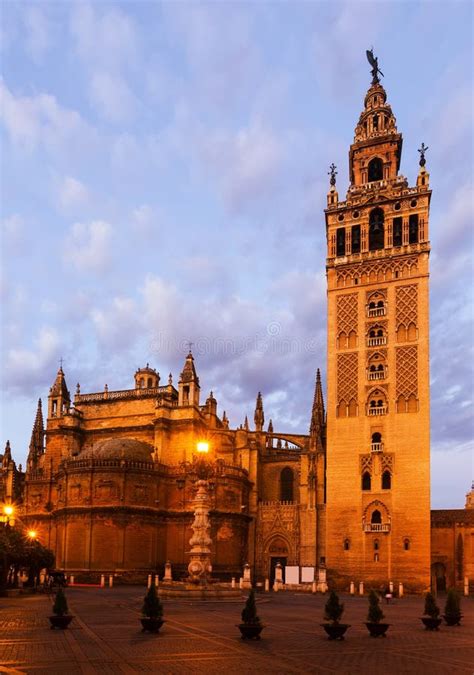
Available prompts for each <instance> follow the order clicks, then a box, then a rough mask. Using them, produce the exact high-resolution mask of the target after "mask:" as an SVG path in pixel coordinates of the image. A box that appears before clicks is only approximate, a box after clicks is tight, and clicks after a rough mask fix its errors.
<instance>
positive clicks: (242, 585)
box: [239, 577, 244, 588]
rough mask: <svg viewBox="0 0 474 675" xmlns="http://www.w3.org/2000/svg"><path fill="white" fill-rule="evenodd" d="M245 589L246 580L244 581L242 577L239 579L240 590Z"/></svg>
mask: <svg viewBox="0 0 474 675" xmlns="http://www.w3.org/2000/svg"><path fill="white" fill-rule="evenodd" d="M243 587H244V580H243V579H242V577H240V579H239V588H243Z"/></svg>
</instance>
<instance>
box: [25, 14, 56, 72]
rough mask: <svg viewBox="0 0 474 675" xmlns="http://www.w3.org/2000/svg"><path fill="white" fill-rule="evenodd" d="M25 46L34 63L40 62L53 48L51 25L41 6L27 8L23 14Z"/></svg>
mask: <svg viewBox="0 0 474 675" xmlns="http://www.w3.org/2000/svg"><path fill="white" fill-rule="evenodd" d="M22 19H23V23H24V27H25V30H26V35H25V36H24V39H25V46H26V49H27V51H28V52H29V54H30V55H31V57H32V58H33V60H34V61H36V62H40V61H41V60H42V57H43V55H44V54H45V52H46V51H47V50H48V49H49V48H50V46H51V25H50V22H49V20H48V18H47V16H46V15H45V13H44V11H42V9H40V7H39V6H37V5H35V6H29V7H28V6H27V7H26V8H25V9H24V12H23V16H22Z"/></svg>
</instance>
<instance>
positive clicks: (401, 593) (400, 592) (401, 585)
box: [398, 581, 403, 598]
mask: <svg viewBox="0 0 474 675" xmlns="http://www.w3.org/2000/svg"><path fill="white" fill-rule="evenodd" d="M398 597H399V598H403V584H402V582H401V581H400V583H399V584H398Z"/></svg>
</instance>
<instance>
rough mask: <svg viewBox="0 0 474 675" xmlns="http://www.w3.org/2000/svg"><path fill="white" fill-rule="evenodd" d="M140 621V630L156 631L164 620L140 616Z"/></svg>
mask: <svg viewBox="0 0 474 675" xmlns="http://www.w3.org/2000/svg"><path fill="white" fill-rule="evenodd" d="M140 623H141V624H142V632H145V631H146V632H148V633H158V632H159V631H160V628H161V626H162V625H163V624H164V620H163V619H156V618H150V617H149V616H142V618H141V619H140Z"/></svg>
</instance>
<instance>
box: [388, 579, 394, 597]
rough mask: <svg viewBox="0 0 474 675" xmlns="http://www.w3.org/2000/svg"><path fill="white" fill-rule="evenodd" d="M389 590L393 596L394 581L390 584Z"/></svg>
mask: <svg viewBox="0 0 474 675" xmlns="http://www.w3.org/2000/svg"><path fill="white" fill-rule="evenodd" d="M388 589H389V591H390V593H391V594H392V595H393V581H390V582H389V584H388Z"/></svg>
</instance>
